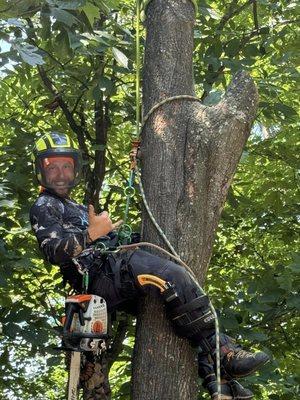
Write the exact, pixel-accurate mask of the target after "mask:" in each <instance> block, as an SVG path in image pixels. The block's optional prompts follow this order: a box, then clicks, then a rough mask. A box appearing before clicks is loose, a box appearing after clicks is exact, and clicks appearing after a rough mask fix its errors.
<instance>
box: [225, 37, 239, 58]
mask: <svg viewBox="0 0 300 400" xmlns="http://www.w3.org/2000/svg"><path fill="white" fill-rule="evenodd" d="M239 46H240V41H239V39H236V38H235V39H232V40H230V41H229V42H228V44H227V46H226V48H225V53H226V54H227V55H228V57H234V56H235V55H236V53H237V51H238V49H239Z"/></svg>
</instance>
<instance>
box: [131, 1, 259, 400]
mask: <svg viewBox="0 0 300 400" xmlns="http://www.w3.org/2000/svg"><path fill="white" fill-rule="evenodd" d="M194 20H195V10H194V6H193V3H192V2H191V1H190V0H185V1H184V0H152V1H151V2H150V3H149V5H148V7H147V13H146V29H147V39H146V48H145V63H144V76H143V82H144V84H143V95H144V113H147V112H148V111H149V109H150V108H151V107H152V106H153V105H155V104H157V103H158V102H160V101H162V100H163V99H166V98H168V97H171V96H177V95H194V85H193V72H192V71H193V66H192V65H193V64H192V53H193V25H194ZM257 102H258V97H257V92H256V89H255V86H254V83H253V81H252V79H251V78H250V77H249V76H248V75H247V74H245V73H242V72H241V73H239V74H237V75H236V77H235V78H234V79H233V82H232V83H231V85H230V87H229V88H228V90H227V92H226V94H225V96H224V99H223V100H222V101H221V102H220V103H219V104H217V105H216V106H213V107H205V106H203V105H202V104H200V103H199V102H196V101H190V100H186V99H181V100H174V101H171V102H168V103H166V104H164V105H162V106H160V107H159V108H158V109H157V110H156V111H155V112H154V113H153V114H152V116H151V117H150V119H149V120H148V122H147V124H146V126H145V128H144V131H143V134H142V152H141V154H142V178H143V183H144V188H145V193H146V198H147V200H148V203H149V206H150V209H151V210H152V212H153V214H154V216H155V218H156V220H157V222H158V223H159V225H160V226H161V227H162V229H163V231H164V232H165V233H166V235H167V237H168V238H169V240H170V241H171V243H172V245H173V246H174V247H175V249H176V250H177V252H178V253H179V254H180V256H181V258H182V259H183V260H184V261H185V262H186V263H187V264H188V265H189V266H190V267H191V268H192V269H193V271H194V272H195V274H196V276H197V277H198V279H199V282H200V283H203V281H204V279H205V276H206V272H207V268H208V264H209V261H210V258H211V253H212V246H213V240H214V236H215V232H216V228H217V225H218V221H219V218H220V214H221V211H222V208H223V205H224V202H225V198H226V194H227V191H228V188H229V186H230V182H231V179H232V177H233V174H234V171H235V169H236V166H237V163H238V161H239V158H240V156H241V153H242V149H243V146H244V144H245V142H246V140H247V138H248V135H249V132H250V128H251V124H252V122H253V119H254V116H255V112H256V107H257ZM143 239H144V240H147V241H150V242H152V243H156V244H159V245H160V246H162V247H166V246H165V244H164V242H163V241H162V239H161V238H160V237H159V235H158V232H157V231H156V229H155V227H154V226H153V224H152V222H151V221H150V220H149V218H148V215H147V213H146V212H144V214H143ZM153 298H155V296H151V298H147V299H146V301H145V304H143V305H142V306H141V310H140V313H139V316H138V321H137V333H136V344H135V351H134V360H133V379H132V385H133V387H132V400H156V399H164V400H174V399H178V400H193V399H196V397H197V392H198V390H199V389H198V387H197V374H196V361H195V359H196V354H195V351H194V350H192V349H191V347H190V345H189V343H188V342H187V341H186V340H183V339H180V338H178V337H176V336H175V335H174V333H173V331H172V328H171V326H170V324H169V322H168V321H167V320H166V317H165V313H164V310H163V306H162V303H161V300H160V299H158V298H155V300H153Z"/></svg>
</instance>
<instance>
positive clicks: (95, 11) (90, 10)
mask: <svg viewBox="0 0 300 400" xmlns="http://www.w3.org/2000/svg"><path fill="white" fill-rule="evenodd" d="M82 10H83V12H84V13H85V15H86V16H87V19H88V20H89V22H90V24H91V26H93V24H94V20H95V18H97V17H99V7H97V6H95V5H94V4H92V3H91V2H87V4H86V5H85V6H84V7H83V8H82Z"/></svg>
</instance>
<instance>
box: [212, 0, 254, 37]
mask: <svg viewBox="0 0 300 400" xmlns="http://www.w3.org/2000/svg"><path fill="white" fill-rule="evenodd" d="M254 1H255V0H248V1H246V3H245V4H243V5H241V6H240V7H238V8H236V9H235V10H234V6H236V5H237V0H233V1H232V3H231V4H230V5H229V7H228V11H227V13H226V14H225V15H224V16H223V17H222V18H221V21H220V23H219V25H218V26H217V31H221V30H222V29H223V28H224V26H225V25H226V23H227V22H228V21H229V20H230V19H231V18H233V17H234V16H235V15H237V14H239V13H240V12H241V11H243V10H244V9H245V8H247V7H248V6H249V5H250V4H252V3H253V2H254Z"/></svg>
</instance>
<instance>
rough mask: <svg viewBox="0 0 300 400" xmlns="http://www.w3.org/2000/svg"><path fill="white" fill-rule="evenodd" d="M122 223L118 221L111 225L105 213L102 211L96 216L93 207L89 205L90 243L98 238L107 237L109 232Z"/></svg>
mask: <svg viewBox="0 0 300 400" xmlns="http://www.w3.org/2000/svg"><path fill="white" fill-rule="evenodd" d="M122 222H123V221H122V220H120V221H117V222H116V223H114V224H113V223H112V221H111V219H110V218H109V215H108V212H107V211H103V212H102V213H101V214H96V213H95V209H94V206H92V205H89V227H88V235H89V238H90V241H91V242H93V241H94V240H96V239H99V237H101V236H105V235H107V234H108V233H109V232H111V231H113V230H114V229H117V228H118V227H119V226H120V225H121V224H122Z"/></svg>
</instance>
